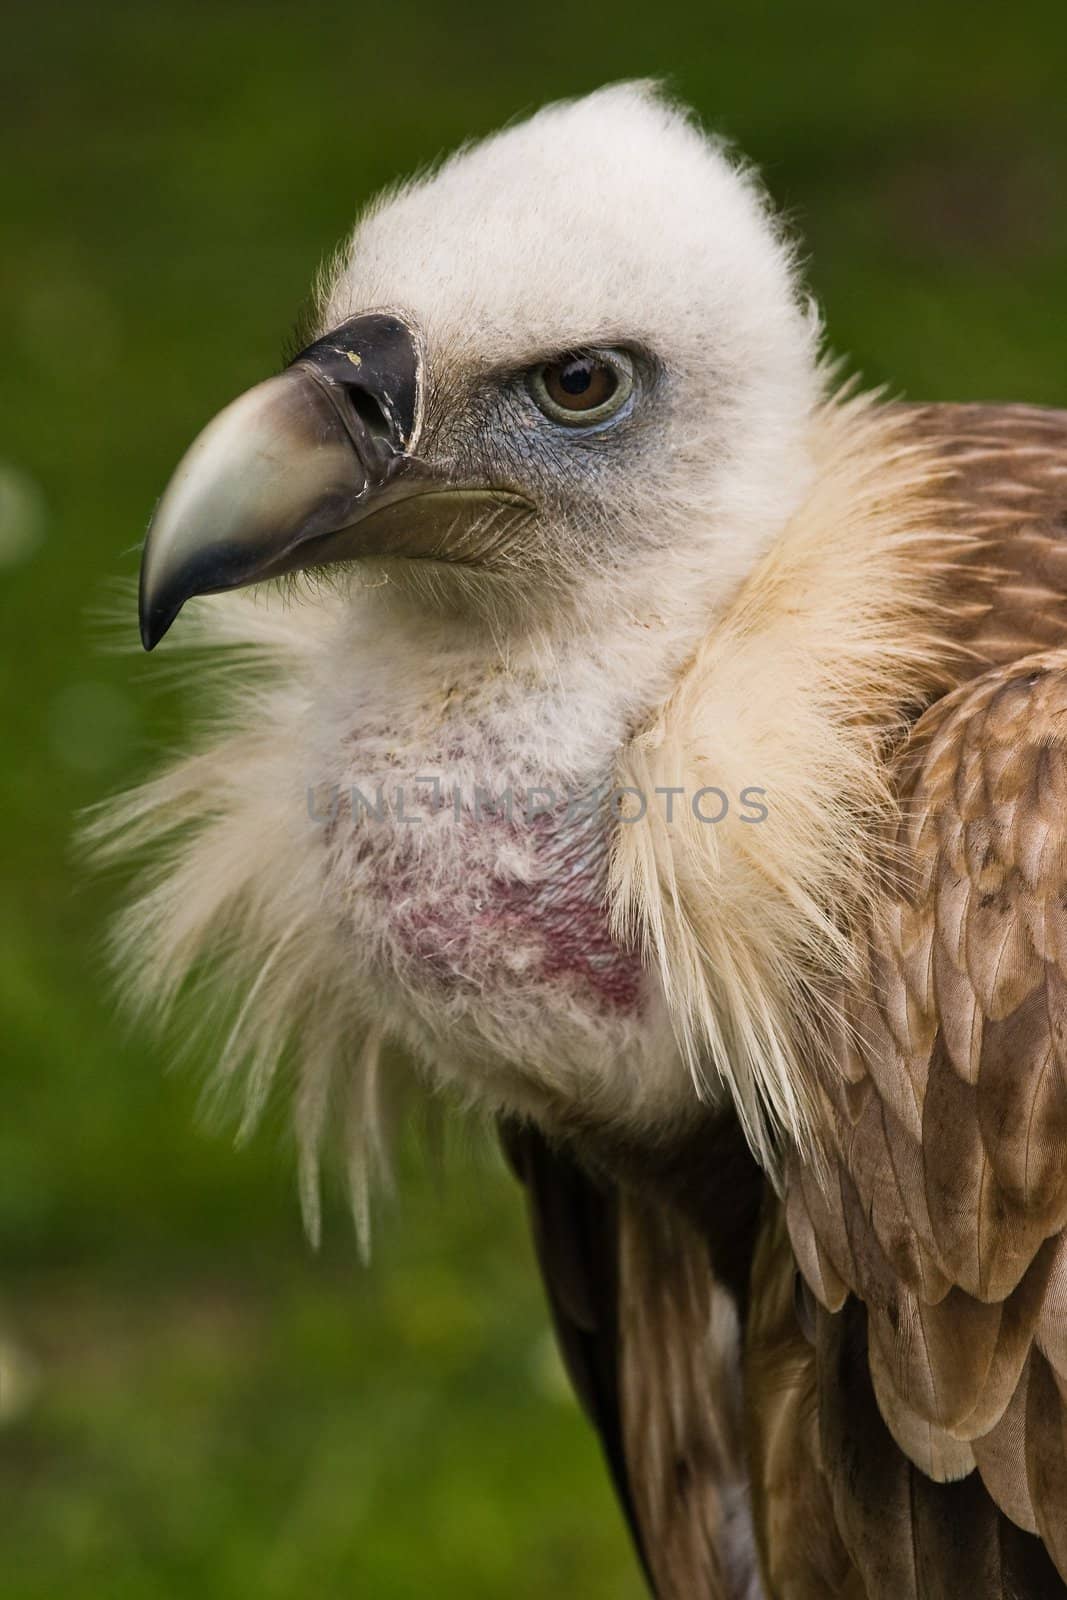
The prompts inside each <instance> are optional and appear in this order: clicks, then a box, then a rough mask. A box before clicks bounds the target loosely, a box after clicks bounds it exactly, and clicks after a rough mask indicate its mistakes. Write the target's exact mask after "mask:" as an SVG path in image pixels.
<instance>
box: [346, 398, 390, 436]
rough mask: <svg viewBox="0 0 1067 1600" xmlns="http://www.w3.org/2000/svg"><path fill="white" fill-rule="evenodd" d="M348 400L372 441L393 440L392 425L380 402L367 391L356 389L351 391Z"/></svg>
mask: <svg viewBox="0 0 1067 1600" xmlns="http://www.w3.org/2000/svg"><path fill="white" fill-rule="evenodd" d="M348 398H349V402H350V404H351V406H352V409H353V411H354V412H355V413H356V416H357V417H358V418H359V420H360V421H361V422H362V424H363V426H364V427H365V428H366V430H367V432H368V433H369V434H370V436H371V438H372V439H375V440H381V439H391V438H392V436H393V428H392V424H391V423H390V421H389V418H388V416H387V415H386V411H385V407H384V406H383V405H382V403H381V401H380V400H377V399H376V398H375V396H374V395H372V394H369V393H368V392H367V390H366V389H356V388H354V387H353V388H351V389H349V391H348Z"/></svg>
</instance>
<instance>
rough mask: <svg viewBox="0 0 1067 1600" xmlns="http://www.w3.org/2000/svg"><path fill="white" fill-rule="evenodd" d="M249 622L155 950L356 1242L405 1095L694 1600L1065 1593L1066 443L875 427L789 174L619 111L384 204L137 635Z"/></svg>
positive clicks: (1056, 416) (1051, 428)
mask: <svg viewBox="0 0 1067 1600" xmlns="http://www.w3.org/2000/svg"><path fill="white" fill-rule="evenodd" d="M279 577H281V578H283V579H284V580H285V581H284V582H283V583H281V584H276V583H273V582H271V581H270V580H274V579H276V578H279ZM264 585H265V587H263V586H264ZM246 586H256V588H255V589H254V592H253V593H252V594H248V593H230V592H228V591H235V590H242V589H244V588H245V587H246ZM223 591H227V592H225V593H223ZM200 595H212V596H215V598H213V599H209V600H202V601H200V602H199V603H198V604H197V605H196V606H195V607H194V608H192V610H191V613H190V616H189V618H188V619H187V620H185V621H183V624H182V629H183V631H185V632H186V633H187V635H189V636H191V637H192V638H193V639H194V640H195V641H196V642H198V643H200V644H211V645H213V646H217V647H220V650H221V655H222V657H223V659H224V660H225V661H228V662H229V663H230V667H229V670H225V671H223V672H222V674H221V676H218V675H216V676H214V677H213V678H212V682H213V683H214V684H215V685H216V687H215V689H214V690H213V693H214V696H215V701H214V703H215V705H216V708H217V722H216V725H215V726H214V729H213V731H211V732H210V734H209V735H208V736H206V737H204V738H203V739H202V742H201V743H200V744H199V746H198V747H197V749H196V750H195V751H194V752H193V753H192V754H191V755H189V757H188V758H187V759H185V760H183V761H180V762H178V763H177V764H176V765H173V766H171V767H170V768H169V769H168V770H166V771H164V772H163V773H162V775H161V776H160V777H158V778H157V779H156V780H155V781H153V782H151V783H149V784H148V785H147V786H146V787H145V788H143V789H141V790H139V791H137V792H136V793H134V794H133V795H132V796H128V797H126V798H125V799H124V800H123V801H122V802H121V803H120V804H119V805H118V807H117V808H113V809H112V810H111V811H110V812H109V814H108V818H107V820H106V821H104V822H102V823H100V824H99V825H98V826H99V827H100V830H101V832H102V833H104V834H105V835H106V836H107V838H108V839H109V840H110V843H109V844H105V846H104V848H106V849H110V850H113V851H117V852H120V853H121V852H125V851H128V850H130V849H131V848H140V847H141V846H146V847H148V850H149V855H150V859H151V864H150V866H149V867H148V868H147V869H146V874H145V876H143V877H142V879H141V884H140V888H139V898H137V900H136V903H135V904H134V905H133V906H132V908H131V909H130V910H129V911H128V913H127V914H126V916H125V920H124V922H123V925H122V929H121V938H120V947H119V960H120V963H121V966H122V968H123V970H124V972H125V974H126V975H127V976H128V977H130V980H131V982H132V984H133V986H134V988H135V991H136V993H137V995H138V996H139V997H140V998H141V1000H143V1001H147V1002H149V1003H152V1004H155V1005H166V1004H167V1003H168V1002H169V1001H170V1000H171V999H172V997H173V996H174V995H175V994H176V993H177V991H178V990H179V989H180V988H181V987H182V986H183V985H185V984H186V982H187V981H188V980H190V979H195V980H196V994H197V997H198V999H202V997H203V996H204V995H205V994H206V993H207V992H208V991H209V990H211V989H213V990H214V991H215V992H216V993H217V994H218V995H219V996H220V997H221V999H222V1001H224V1002H229V1001H231V1000H232V1001H233V1005H232V1006H231V1008H230V1016H229V1020H228V1025H227V1029H226V1031H225V1032H224V1033H223V1034H220V1039H223V1040H224V1043H223V1044H222V1047H221V1060H222V1066H221V1070H222V1072H223V1073H224V1074H226V1075H231V1074H234V1073H238V1072H241V1071H243V1072H244V1074H245V1077H244V1081H245V1083H246V1085H247V1096H248V1100H247V1104H248V1115H249V1116H250V1117H251V1116H253V1115H254V1114H255V1111H256V1108H257V1107H258V1106H259V1105H260V1104H261V1102H262V1100H263V1097H264V1095H265V1093H266V1092H267V1088H268V1085H269V1083H270V1080H271V1076H272V1073H273V1071H274V1069H275V1067H276V1065H277V1064H278V1062H279V1061H280V1060H281V1059H282V1058H283V1057H291V1058H292V1059H293V1061H294V1063H295V1064H296V1072H295V1083H296V1089H295V1101H296V1111H295V1115H296V1123H297V1129H298V1133H299V1144H300V1149H301V1152H302V1191H303V1196H304V1204H305V1207H306V1210H307V1214H308V1219H309V1225H310V1227H311V1229H312V1231H313V1232H314V1230H315V1229H316V1227H317V1225H318V1222H317V1215H318V1213H317V1178H316V1174H317V1160H318V1151H319V1149H320V1146H321V1144H322V1141H323V1138H324V1136H325V1135H326V1134H327V1133H331V1132H333V1131H334V1130H336V1129H340V1130H341V1138H342V1141H343V1144H344V1148H345V1151H346V1154H347V1162H348V1167H349V1170H350V1172H351V1176H352V1188H353V1199H354V1204H355V1207H356V1211H357V1216H358V1218H359V1220H360V1225H361V1227H363V1228H365V1226H366V1208H367V1191H368V1186H369V1185H370V1186H371V1187H372V1186H373V1177H374V1172H375V1169H376V1167H378V1166H379V1165H380V1164H381V1160H382V1153H381V1152H382V1132H381V1122H382V1117H381V1109H380V1108H381V1102H382V1100H383V1098H384V1099H385V1100H388V1099H389V1098H390V1096H391V1094H392V1086H393V1083H394V1072H395V1071H398V1070H400V1069H399V1068H395V1067H394V1065H393V1061H394V1057H396V1058H400V1059H406V1060H408V1061H414V1062H416V1063H418V1067H419V1070H420V1074H421V1078H422V1080H423V1081H424V1082H426V1083H428V1084H431V1085H433V1086H435V1087H436V1088H438V1089H439V1090H443V1091H445V1092H446V1093H448V1092H451V1093H452V1094H453V1096H454V1097H455V1098H458V1099H459V1100H461V1101H463V1102H464V1103H465V1104H467V1105H472V1106H475V1107H478V1108H481V1110H482V1111H483V1112H487V1113H488V1114H489V1116H490V1117H491V1118H493V1119H495V1120H496V1121H497V1123H498V1125H499V1127H500V1130H501V1133H502V1137H503V1141H504V1146H505V1148H506V1151H507V1154H508V1158H509V1160H510V1162H511V1164H512V1166H513V1168H514V1170H515V1172H516V1174H517V1175H518V1177H519V1178H520V1179H521V1181H522V1183H523V1184H524V1185H525V1189H526V1194H527V1198H528V1202H529V1209H530V1214H531V1219H532V1225H533V1233H534V1238H535V1241H536V1249H537V1254H538V1257H539V1261H540V1266H541V1270H542V1272H543V1275H544V1279H545V1284H546V1288H547V1293H548V1298H549V1301H550V1304H551V1309H552V1314H553V1317H554V1320H555V1325H556V1328H557V1331H558V1335H559V1339H560V1343H561V1346H562V1350H563V1353H564V1356H565V1359H566V1362H567V1364H568V1368H569V1371H570V1374H571V1376H572V1378H573V1380H574V1383H575V1386H576V1388H577V1390H578V1392H579V1394H580V1396H581V1398H582V1400H583V1402H584V1404H585V1406H586V1408H587V1410H588V1412H589V1414H590V1416H591V1418H592V1421H593V1422H594V1424H595V1425H596V1427H597V1429H598V1430H599V1433H600V1437H601V1439H602V1441H603V1445H604V1450H605V1453H606V1456H607V1459H608V1462H609V1465H610V1468H611V1471H612V1473H613V1476H614V1479H615V1482H616V1485H617V1487H618V1492H619V1495H620V1497H621V1500H622V1503H623V1506H624V1509H625V1512H626V1515H627V1517H628V1519H629V1522H630V1524H631V1527H632V1529H633V1534H634V1539H635V1541H636V1545H637V1549H638V1552H639V1555H640V1559H641V1561H642V1562H643V1564H644V1567H645V1570H646V1572H647V1574H648V1578H649V1582H650V1584H651V1586H652V1588H653V1590H654V1592H655V1593H656V1594H657V1595H658V1596H660V1597H661V1600H724V1597H740V1596H743V1597H746V1600H749V1597H755V1596H760V1595H763V1596H774V1597H781V1600H809V1597H810V1600H826V1597H828V1596H836V1595H842V1596H849V1597H863V1596H866V1597H868V1600H909V1597H913V1600H918V1597H920V1596H921V1597H923V1600H935V1597H936V1600H958V1597H959V1596H961V1595H966V1596H967V1597H968V1600H987V1597H991V1596H997V1597H1002V1600H1007V1597H1008V1596H1012V1597H1015V1600H1023V1597H1026V1600H1032V1597H1039V1596H1040V1597H1042V1600H1045V1597H1053V1596H1057V1595H1059V1596H1067V1235H1065V1232H1064V1228H1065V1224H1067V1159H1065V1155H1067V742H1065V741H1067V412H1056V411H1042V410H1038V409H1033V408H1030V407H1024V406H999V405H998V406H990V405H936V406H935V405H913V404H896V403H886V402H884V401H882V400H880V399H878V398H871V397H862V396H858V395H856V394H855V393H851V392H846V393H844V394H842V393H840V392H834V388H833V385H832V383H831V381H830V378H829V376H828V371H827V368H826V366H825V364H824V362H823V361H822V360H821V357H820V327H819V320H818V317H817V315H816V313H815V311H814V310H813V308H812V306H811V304H810V303H809V301H808V300H807V298H806V297H805V295H804V293H803V291H802V289H801V287H800V286H799V284H798V279H797V271H796V264H795V260H794V256H793V252H792V249H791V247H790V244H789V242H788V240H787V239H786V237H785V236H784V234H783V231H782V229H781V228H780V227H779V225H778V224H777V223H776V221H775V219H774V218H773V216H772V215H771V213H770V211H769V208H768V204H767V201H766V199H765V197H764V195H763V193H762V191H761V189H760V187H759V185H758V183H757V182H756V180H755V178H754V177H753V175H752V174H751V173H750V172H748V171H747V170H746V169H745V168H744V167H743V166H740V165H739V164H738V163H737V162H736V161H735V160H734V159H733V158H732V157H731V156H729V155H728V154H727V153H725V152H724V151H723V149H722V148H721V147H720V146H719V145H717V144H716V143H715V142H713V141H710V140H709V139H708V138H706V137H705V136H704V135H703V134H702V133H701V132H700V130H699V129H698V128H697V127H696V126H695V125H694V123H693V121H692V120H691V119H690V118H689V117H688V116H687V115H686V114H685V113H684V112H682V111H680V110H678V109H677V108H676V107H674V106H673V105H671V104H669V103H668V102H667V101H665V100H664V99H663V98H662V97H660V96H659V95H658V94H657V93H656V91H654V90H652V89H649V88H648V87H646V86H640V85H639V86H633V85H626V86H622V87H614V88H608V89H605V90H603V91H601V92H599V93H596V94H593V95H590V96H589V97H588V98H585V99H581V100H578V101H575V102H571V103H568V104H562V105H556V106H551V107H549V108H548V109H547V110H544V111H541V112H540V113H538V114H537V115H535V116H533V117H532V118H531V119H530V120H529V121H527V122H524V123H522V124H521V125H517V126H512V127H509V128H508V129H507V130H506V131H504V132H502V133H500V134H498V135H497V136H495V137H493V138H490V139H488V140H486V141H485V142H484V143H481V144H477V145H474V146H472V147H470V148H467V149H464V150H462V151H460V153H459V154H457V155H455V156H453V157H452V158H451V159H450V160H447V161H445V162H444V164H443V165H441V166H440V167H439V168H438V169H437V170H436V171H434V172H432V173H430V174H429V175H427V176H423V177H420V178H418V179H417V180H415V181H414V182H411V183H409V184H405V185H403V186H401V187H400V188H398V189H395V190H393V191H392V192H390V193H389V194H387V195H386V196H385V197H384V198H383V199H381V200H379V201H378V202H377V203H375V204H374V205H372V206H371V208H370V209H369V210H368V211H367V212H366V213H365V214H364V215H363V217H362V219H361V220H360V221H359V223H358V225H357V227H356V229H355V232H354V233H353V235H352V238H351V241H350V242H349V244H348V245H347V247H346V248H345V249H344V250H343V252H342V253H341V255H340V256H339V258H338V259H337V260H336V262H335V263H334V264H333V265H332V266H331V267H330V268H329V269H328V270H327V271H326V272H325V273H324V275H323V277H322V279H321V283H320V287H319V292H318V296H317V301H316V310H315V313H314V325H313V327H312V329H311V330H310V333H309V338H308V340H307V342H306V345H305V348H303V349H302V350H301V351H300V353H299V354H298V355H297V356H296V357H295V359H294V360H292V361H291V362H290V364H289V365H288V366H286V368H285V369H284V371H282V372H281V373H280V374H278V375H277V376H274V377H268V378H267V379H266V380H265V381H264V382H262V383H260V384H259V385H258V386H257V387H255V388H253V389H252V390H251V391H250V392H248V393H247V394H245V395H243V396H242V397H241V398H240V399H238V400H236V401H234V402H233V404H232V405H230V406H229V407H228V408H227V409H226V410H224V411H223V412H222V413H221V415H220V416H219V417H217V418H216V419H215V420H214V421H213V422H211V423H210V424H209V425H208V427H207V428H206V429H205V431H204V432H203V433H202V434H201V435H200V436H199V438H198V439H197V440H196V441H195V443H194V444H193V445H192V447H191V448H190V450H189V452H188V454H187V455H186V456H185V458H184V460H183V461H182V463H181V465H180V466H179V467H178V469H177V472H176V474H175V476H174V478H173V480H172V482H171V483H170V485H169V487H168V488H167V490H166V493H165V494H164V496H163V499H162V501H161V502H160V504H159V506H158V508H157V510H156V513H155V516H154V519H153V521H152V525H151V528H150V531H149V534H148V538H147V543H146V546H145V551H144V561H143V568H142V580H141V596H140V604H141V627H142V634H143V640H144V643H145V645H146V646H147V647H148V648H149V649H151V648H152V647H153V646H154V645H156V644H157V643H158V641H159V640H160V639H161V638H162V636H163V634H164V633H165V632H166V630H167V629H168V628H169V627H170V625H171V623H172V622H173V620H174V618H175V616H176V615H177V613H178V611H179V609H180V608H181V607H182V606H183V604H184V603H185V602H186V601H188V600H189V599H190V598H191V597H192V596H200ZM205 662H206V658H205V657H204V656H203V655H202V654H200V655H197V656H196V657H194V665H193V668H192V672H193V676H194V677H196V678H197V679H201V678H202V677H203V675H204V673H205V671H206V665H205ZM390 1046H396V1047H398V1048H397V1049H395V1050H393V1051H392V1053H389V1047H390ZM383 1052H386V1053H385V1054H383Z"/></svg>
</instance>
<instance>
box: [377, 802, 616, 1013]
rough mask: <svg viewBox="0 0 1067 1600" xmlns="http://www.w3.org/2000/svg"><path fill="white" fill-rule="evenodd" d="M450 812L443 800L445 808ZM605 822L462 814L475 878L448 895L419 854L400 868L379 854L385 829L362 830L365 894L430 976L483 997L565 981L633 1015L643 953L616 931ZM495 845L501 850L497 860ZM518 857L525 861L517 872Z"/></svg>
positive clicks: (602, 1006)
mask: <svg viewBox="0 0 1067 1600" xmlns="http://www.w3.org/2000/svg"><path fill="white" fill-rule="evenodd" d="M446 805H447V802H446V801H444V799H442V801H441V802H440V804H439V805H438V807H437V808H436V809H438V810H443V809H445V806H446ZM607 820H608V819H607V816H606V814H605V813H604V812H603V811H599V812H593V813H592V814H591V815H588V816H582V817H580V818H577V819H573V818H568V819H567V820H566V821H564V818H563V815H562V812H561V811H557V812H555V813H546V812H538V813H537V814H536V815H534V816H532V817H531V818H530V819H529V821H519V820H517V819H515V818H512V817H508V816H506V815H499V814H494V813H489V814H488V815H485V816H482V817H479V818H474V817H472V816H471V815H470V814H469V813H463V814H462V815H461V816H460V818H459V819H457V820H452V819H449V820H448V821H447V822H446V824H445V825H446V826H447V827H449V828H452V827H456V828H458V829H459V830H460V831H461V837H462V835H464V834H465V835H466V836H467V837H468V838H469V841H470V852H469V856H468V860H469V864H470V875H469V877H468V878H467V879H466V880H465V881H463V882H461V883H455V882H449V883H448V886H447V888H445V886H444V885H442V886H439V887H435V886H434V885H433V883H432V877H433V873H432V867H431V866H430V863H429V862H427V860H426V859H425V858H424V857H423V858H420V854H419V852H418V851H417V850H414V849H413V850H412V852H411V854H410V855H407V856H406V859H405V860H404V861H403V862H402V863H398V861H397V858H396V855H395V854H392V853H390V857H391V858H390V857H386V858H385V859H380V858H379V859H375V857H376V855H377V852H376V851H375V850H374V843H373V836H372V829H373V827H375V826H378V825H379V824H376V823H370V824H364V825H363V827H361V829H360V831H361V832H363V835H364V836H363V838H362V839H360V841H359V843H358V844H357V846H356V849H357V854H358V855H360V856H361V857H362V858H363V859H364V861H365V862H366V864H367V866H368V867H369V869H370V879H369V883H368V885H367V887H368V889H369V890H370V892H371V893H372V894H374V896H375V898H376V899H378V900H379V902H380V904H381V907H382V910H383V914H384V917H385V919H386V921H387V924H388V928H389V931H390V933H391V935H392V937H393V939H394V940H395V941H396V944H397V945H398V946H399V948H400V950H401V951H402V952H403V953H404V954H405V955H407V956H409V957H410V958H411V959H412V960H413V961H414V962H416V963H417V964H418V967H419V972H420V977H422V978H426V977H430V978H431V979H432V980H433V981H435V982H436V983H439V984H440V985H442V986H443V987H445V988H448V989H452V990H455V989H456V988H462V989H467V990H475V991H478V992H483V991H485V990H486V989H487V988H488V987H489V985H490V984H496V983H500V984H502V985H506V986H508V987H514V986H515V985H519V984H521V985H522V986H523V987H524V988H534V987H541V986H545V985H553V986H555V985H560V986H563V987H565V988H566V989H568V990H569V991H570V992H571V993H572V994H573V995H574V997H575V998H576V999H579V1000H585V1001H586V1002H587V1003H588V1002H589V1001H592V1002H593V1004H594V1005H595V1006H596V1007H597V1009H598V1010H601V1011H605V1012H615V1013H625V1014H630V1013H636V1012H637V1011H638V1010H639V1008H640V1005H641V1000H642V996H643V993H644V976H645V975H644V969H643V967H642V964H641V960H640V957H639V956H638V954H637V952H636V951H634V950H632V949H628V948H626V947H625V946H624V945H621V944H619V943H618V942H617V941H616V940H615V939H614V938H613V937H612V934H611V930H610V927H609V922H608V914H607V909H606V905H605V891H606V880H607V848H608V841H607V826H606V824H607ZM364 829H366V831H364ZM394 837H395V836H394ZM487 846H493V847H495V848H492V850H491V853H490V854H489V856H488V858H487V857H486V847H487ZM509 847H511V849H510V851H509ZM516 850H517V851H518V852H519V853H520V859H521V861H522V863H523V865H522V866H521V867H520V868H519V869H518V870H515V869H514V868H512V869H511V870H509V868H508V866H507V864H506V863H507V859H508V856H509V854H511V855H512V858H513V859H514V853H515V851H516ZM405 854H406V853H405ZM387 862H388V865H387Z"/></svg>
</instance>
